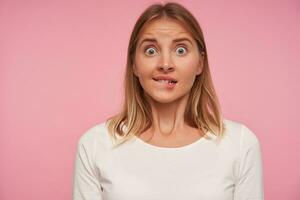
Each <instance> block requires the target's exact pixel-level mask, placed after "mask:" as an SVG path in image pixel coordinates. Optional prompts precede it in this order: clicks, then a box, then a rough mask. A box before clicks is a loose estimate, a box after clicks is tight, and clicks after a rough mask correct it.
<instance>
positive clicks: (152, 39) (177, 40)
mask: <svg viewBox="0 0 300 200" xmlns="http://www.w3.org/2000/svg"><path fill="white" fill-rule="evenodd" d="M182 41H187V42H189V43H190V44H191V45H193V43H192V42H191V40H190V39H189V38H186V37H182V38H176V39H174V40H173V41H172V42H173V43H176V42H182ZM144 42H153V43H157V40H156V39H155V38H145V39H143V40H142V41H141V43H140V45H139V46H141V45H142V44H143V43H144Z"/></svg>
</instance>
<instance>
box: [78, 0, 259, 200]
mask: <svg viewBox="0 0 300 200" xmlns="http://www.w3.org/2000/svg"><path fill="white" fill-rule="evenodd" d="M124 86H125V88H124V92H125V93H124V96H125V99H124V104H123V109H122V111H121V112H120V113H118V114H117V115H115V116H112V117H110V118H109V119H107V120H106V121H105V122H102V123H100V124H97V125H95V126H94V127H92V128H90V129H89V130H87V131H86V133H84V134H83V135H82V136H81V138H80V140H79V142H78V147H77V155H76V161H75V166H74V185H73V200H83V199H85V200H200V199H201V200H232V199H234V200H246V199H251V200H262V199H263V173H262V159H261V152H260V143H259V141H258V139H257V137H256V136H255V134H254V133H253V132H252V131H251V130H250V129H249V128H247V127H246V126H245V125H244V124H241V123H238V122H234V121H231V120H228V119H223V118H222V114H221V109H220V105H219V102H218V99H217V95H216V93H215V90H214V87H213V83H212V78H211V75H210V71H209V65H208V55H207V51H206V46H205V42H204V37H203V33H202V30H201V28H200V26H199V24H198V22H197V21H196V19H195V18H194V17H193V15H192V14H191V13H190V12H189V11H188V10H187V9H186V8H184V7H183V6H181V5H180V4H177V3H166V4H153V5H151V6H149V7H148V8H147V9H146V10H145V11H144V12H143V13H142V15H141V16H140V17H139V19H138V20H137V22H136V24H135V26H134V29H133V31H132V34H131V38H130V41H129V46H128V57H127V68H126V74H125V79H124Z"/></svg>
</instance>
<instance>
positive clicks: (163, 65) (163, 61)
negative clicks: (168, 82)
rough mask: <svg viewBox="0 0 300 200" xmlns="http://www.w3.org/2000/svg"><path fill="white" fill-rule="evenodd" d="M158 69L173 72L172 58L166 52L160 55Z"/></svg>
mask: <svg viewBox="0 0 300 200" xmlns="http://www.w3.org/2000/svg"><path fill="white" fill-rule="evenodd" d="M158 69H159V70H160V71H165V72H169V71H173V70H174V64H173V62H172V57H171V55H170V54H169V53H168V52H164V53H162V54H161V57H160V61H159V63H158Z"/></svg>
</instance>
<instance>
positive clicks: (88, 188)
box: [72, 137, 102, 200]
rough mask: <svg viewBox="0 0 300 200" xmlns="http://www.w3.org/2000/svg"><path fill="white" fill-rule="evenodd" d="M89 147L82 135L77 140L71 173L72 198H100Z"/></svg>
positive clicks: (91, 199)
mask: <svg viewBox="0 0 300 200" xmlns="http://www.w3.org/2000/svg"><path fill="white" fill-rule="evenodd" d="M91 147H92V146H91V144H89V145H87V144H85V143H84V137H82V138H81V139H80V140H79V142H78V145H77V152H76V158H75V165H74V174H73V194H72V195H73V200H102V197H101V186H100V183H99V181H98V179H97V176H96V173H95V170H94V166H93V161H92V156H93V152H92V151H91Z"/></svg>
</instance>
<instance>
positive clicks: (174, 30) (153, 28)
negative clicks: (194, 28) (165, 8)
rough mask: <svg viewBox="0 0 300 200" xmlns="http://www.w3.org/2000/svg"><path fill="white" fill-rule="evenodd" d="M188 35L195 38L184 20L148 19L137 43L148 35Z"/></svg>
mask: <svg viewBox="0 0 300 200" xmlns="http://www.w3.org/2000/svg"><path fill="white" fill-rule="evenodd" d="M170 35H172V36H174V37H179V36H186V37H189V38H191V39H192V38H193V37H192V35H191V33H190V32H189V30H188V28H187V27H186V25H184V24H183V23H182V22H180V21H178V20H176V19H171V18H159V19H153V20H151V21H148V22H147V23H146V24H144V26H143V27H142V29H141V30H140V32H139V34H138V37H137V43H139V42H140V41H141V40H142V39H143V38H144V37H147V36H154V37H155V36H160V37H169V36H170Z"/></svg>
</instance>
